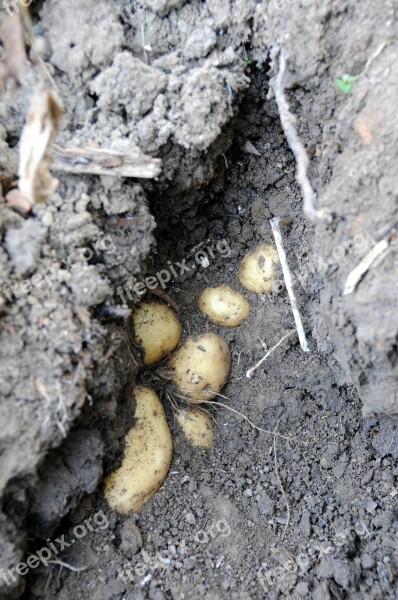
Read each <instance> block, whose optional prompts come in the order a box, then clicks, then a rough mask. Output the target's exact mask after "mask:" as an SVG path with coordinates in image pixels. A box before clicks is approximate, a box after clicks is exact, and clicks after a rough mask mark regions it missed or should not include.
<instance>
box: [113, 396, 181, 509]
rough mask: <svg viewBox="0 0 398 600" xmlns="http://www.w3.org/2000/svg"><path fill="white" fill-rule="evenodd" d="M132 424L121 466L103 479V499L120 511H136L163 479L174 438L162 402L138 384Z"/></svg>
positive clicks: (168, 463)
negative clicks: (133, 423) (134, 420)
mask: <svg viewBox="0 0 398 600" xmlns="http://www.w3.org/2000/svg"><path fill="white" fill-rule="evenodd" d="M134 396H135V400H136V409H135V419H136V422H135V425H134V427H133V428H132V429H130V431H129V432H128V433H127V435H126V437H125V449H124V457H123V460H122V464H121V465H120V467H119V468H118V469H117V470H116V471H114V472H113V473H111V474H110V475H109V476H108V477H107V479H106V480H105V490H104V493H105V499H106V501H107V502H108V504H109V506H110V507H111V508H113V509H114V510H116V511H117V512H119V513H122V514H126V513H128V512H130V511H134V512H135V511H138V510H140V509H141V508H142V506H143V505H144V504H145V503H146V502H148V500H149V499H150V498H151V497H152V496H153V494H154V493H155V492H156V491H157V490H158V489H159V488H160V486H161V485H162V483H163V482H164V480H165V479H166V475H167V472H168V470H169V467H170V463H171V458H172V453H173V442H172V438H171V433H170V430H169V426H168V424H167V421H166V416H165V414H164V410H163V406H162V404H161V402H160V400H159V398H158V396H157V394H155V392H154V391H153V390H151V389H150V388H146V387H137V388H135V390H134Z"/></svg>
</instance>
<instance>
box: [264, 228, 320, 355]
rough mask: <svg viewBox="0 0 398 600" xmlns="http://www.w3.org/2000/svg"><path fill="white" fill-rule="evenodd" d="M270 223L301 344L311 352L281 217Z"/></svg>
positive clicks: (306, 350) (305, 349) (305, 350)
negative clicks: (280, 221) (284, 245)
mask: <svg viewBox="0 0 398 600" xmlns="http://www.w3.org/2000/svg"><path fill="white" fill-rule="evenodd" d="M270 223H271V228H272V233H273V234H274V238H275V244H276V249H277V250H278V255H279V259H280V261H281V266H282V272H283V277H284V279H285V284H286V289H287V293H288V294H289V299H290V304H291V307H292V312H293V316H294V322H295V323H296V327H297V333H298V336H299V340H300V346H301V347H302V349H303V350H304V352H310V349H309V348H308V343H307V338H306V335H305V331H304V327H303V322H302V320H301V315H300V311H299V309H298V306H297V299H296V295H295V293H294V290H293V281H292V276H291V273H290V269H289V265H288V262H287V258H286V252H285V249H284V247H283V240H282V234H281V230H280V227H279V218H278V217H276V218H275V219H271V221H270Z"/></svg>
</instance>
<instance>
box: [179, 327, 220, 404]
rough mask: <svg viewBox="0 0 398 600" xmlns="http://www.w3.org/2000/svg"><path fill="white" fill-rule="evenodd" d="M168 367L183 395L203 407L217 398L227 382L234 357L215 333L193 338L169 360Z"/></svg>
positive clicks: (193, 336)
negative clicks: (202, 404)
mask: <svg viewBox="0 0 398 600" xmlns="http://www.w3.org/2000/svg"><path fill="white" fill-rule="evenodd" d="M169 365H170V367H171V379H172V381H173V382H174V383H175V385H176V387H177V388H178V391H179V393H180V395H181V396H182V397H183V398H184V399H186V400H187V401H188V402H190V403H192V404H200V403H201V402H205V401H207V400H210V399H211V398H213V397H214V396H216V395H217V394H218V392H219V391H220V390H221V388H222V386H223V385H224V383H225V382H226V381H227V378H228V375H229V371H230V368H231V353H230V350H229V347H228V344H227V342H226V341H225V340H224V339H223V338H222V337H221V336H219V335H217V334H216V333H212V332H209V333H203V334H200V335H192V336H191V337H189V338H188V339H187V340H186V342H185V343H184V345H183V346H182V347H181V348H180V349H179V350H177V351H176V352H175V353H174V354H173V355H172V356H171V357H170V361H169ZM177 397H178V394H177Z"/></svg>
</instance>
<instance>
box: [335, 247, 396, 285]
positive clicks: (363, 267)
mask: <svg viewBox="0 0 398 600" xmlns="http://www.w3.org/2000/svg"><path fill="white" fill-rule="evenodd" d="M388 246H389V243H388V240H381V241H380V242H378V243H377V244H376V246H374V247H373V248H372V250H370V252H368V253H367V254H366V256H364V257H363V259H362V260H361V262H360V263H359V264H358V265H357V266H356V267H355V269H353V270H352V271H351V273H350V274H349V275H348V277H347V281H346V283H345V286H344V291H343V296H346V295H347V294H352V292H354V291H355V289H356V287H357V285H358V283H359V282H360V281H361V279H362V277H364V276H365V275H366V273H367V272H368V271H369V269H370V267H371V266H372V265H373V263H374V261H375V260H376V258H378V257H379V256H381V255H382V254H383V252H385V251H386V250H387V248H388Z"/></svg>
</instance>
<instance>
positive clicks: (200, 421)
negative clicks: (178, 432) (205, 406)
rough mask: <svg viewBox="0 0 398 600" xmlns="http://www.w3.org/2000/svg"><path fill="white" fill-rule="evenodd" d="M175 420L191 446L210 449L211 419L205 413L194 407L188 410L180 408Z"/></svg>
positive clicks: (211, 438)
mask: <svg viewBox="0 0 398 600" xmlns="http://www.w3.org/2000/svg"><path fill="white" fill-rule="evenodd" d="M176 420H177V423H178V424H179V426H180V427H181V429H182V431H183V432H184V435H185V437H186V439H187V440H188V442H190V443H191V445H192V446H195V447H199V448H204V450H210V448H211V447H212V445H213V421H212V420H211V418H210V417H209V415H208V414H207V413H205V412H204V411H203V410H201V409H200V408H196V407H191V408H190V409H189V410H186V409H185V408H181V409H179V410H178V412H177V416H176Z"/></svg>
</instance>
